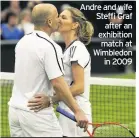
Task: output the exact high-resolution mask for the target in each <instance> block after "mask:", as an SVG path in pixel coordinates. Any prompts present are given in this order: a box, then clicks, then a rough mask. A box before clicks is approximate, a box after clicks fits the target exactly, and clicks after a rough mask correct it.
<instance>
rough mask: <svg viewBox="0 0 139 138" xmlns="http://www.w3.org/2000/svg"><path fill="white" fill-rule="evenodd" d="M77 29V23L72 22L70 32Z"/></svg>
mask: <svg viewBox="0 0 139 138" xmlns="http://www.w3.org/2000/svg"><path fill="white" fill-rule="evenodd" d="M78 27H79V23H78V22H74V23H73V25H72V28H71V29H72V30H74V29H77V28H78Z"/></svg>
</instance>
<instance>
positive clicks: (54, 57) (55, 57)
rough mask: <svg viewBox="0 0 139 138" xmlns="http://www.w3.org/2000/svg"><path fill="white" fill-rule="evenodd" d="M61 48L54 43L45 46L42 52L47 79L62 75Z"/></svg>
mask: <svg viewBox="0 0 139 138" xmlns="http://www.w3.org/2000/svg"><path fill="white" fill-rule="evenodd" d="M62 60H63V59H62V50H61V49H60V48H59V49H56V48H55V46H54V45H50V46H48V47H47V50H46V51H45V53H44V66H45V71H46V73H47V75H48V78H49V80H51V79H54V78H57V77H60V76H62V75H64V69H63V61H62Z"/></svg>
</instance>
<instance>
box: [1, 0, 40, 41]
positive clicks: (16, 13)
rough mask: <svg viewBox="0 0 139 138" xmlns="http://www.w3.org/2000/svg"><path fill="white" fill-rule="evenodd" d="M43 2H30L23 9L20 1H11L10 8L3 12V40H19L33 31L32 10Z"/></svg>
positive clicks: (37, 0)
mask: <svg viewBox="0 0 139 138" xmlns="http://www.w3.org/2000/svg"><path fill="white" fill-rule="evenodd" d="M39 3H41V1H39V0H36V1H28V2H27V3H26V6H25V8H23V9H22V8H21V6H20V1H12V0H11V1H10V2H9V6H8V7H6V8H5V9H4V10H2V12H1V28H0V29H1V30H0V32H1V39H2V40H19V39H20V38H21V37H23V35H24V34H28V33H30V32H32V31H33V29H34V25H33V24H32V23H31V10H32V8H33V7H34V6H35V5H36V4H39Z"/></svg>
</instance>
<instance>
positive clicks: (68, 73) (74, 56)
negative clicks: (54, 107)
mask: <svg viewBox="0 0 139 138" xmlns="http://www.w3.org/2000/svg"><path fill="white" fill-rule="evenodd" d="M73 61H76V62H77V63H78V64H79V65H80V66H81V67H83V68H84V93H83V94H80V95H78V96H76V97H75V98H76V100H77V102H78V104H79V105H80V107H81V108H85V110H86V111H87V112H90V109H88V110H87V107H89V106H87V107H86V106H85V107H83V105H85V103H88V104H90V102H89V93H90V83H89V78H90V72H91V57H90V54H89V52H88V50H87V48H86V46H85V45H84V44H83V43H82V42H81V41H78V40H75V41H73V42H72V43H71V44H70V46H69V47H68V48H67V49H65V52H64V57H63V62H64V71H65V75H64V78H65V80H66V82H67V83H68V85H69V87H70V86H71V85H72V84H73V77H72V67H71V66H72V62H73ZM60 105H61V107H62V108H67V106H66V105H65V104H64V103H63V102H60Z"/></svg>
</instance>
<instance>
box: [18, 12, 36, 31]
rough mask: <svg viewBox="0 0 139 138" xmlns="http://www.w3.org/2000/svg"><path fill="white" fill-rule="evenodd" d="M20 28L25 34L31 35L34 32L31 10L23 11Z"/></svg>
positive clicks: (20, 17)
mask: <svg viewBox="0 0 139 138" xmlns="http://www.w3.org/2000/svg"><path fill="white" fill-rule="evenodd" d="M18 28H19V29H20V30H23V31H24V33H25V34H28V33H31V32H32V31H33V30H34V24H32V23H31V12H30V10H27V9H25V10H23V11H22V12H21V13H20V16H19V25H18Z"/></svg>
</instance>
